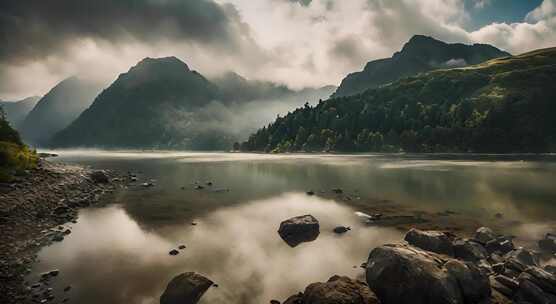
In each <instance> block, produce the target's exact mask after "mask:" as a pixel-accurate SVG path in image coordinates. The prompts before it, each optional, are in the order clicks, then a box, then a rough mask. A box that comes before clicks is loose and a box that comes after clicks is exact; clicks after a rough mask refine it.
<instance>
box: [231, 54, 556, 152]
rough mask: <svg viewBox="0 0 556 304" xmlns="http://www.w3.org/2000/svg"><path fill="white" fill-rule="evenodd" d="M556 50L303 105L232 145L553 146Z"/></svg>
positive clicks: (369, 148) (269, 148)
mask: <svg viewBox="0 0 556 304" xmlns="http://www.w3.org/2000/svg"><path fill="white" fill-rule="evenodd" d="M554 79H556V48H551V49H543V50H537V51H534V52H530V53H526V54H523V55H519V56H513V57H505V58H499V59H494V60H491V61H487V62H485V63H482V64H479V65H474V66H469V67H465V68H456V69H444V70H436V71H433V72H429V73H426V74H419V75H416V76H411V77H407V78H403V79H400V80H398V81H396V82H394V83H392V84H390V85H387V86H383V87H380V88H374V89H369V90H367V91H365V92H364V93H361V94H358V95H353V96H348V97H339V98H332V99H329V100H325V101H321V102H319V104H318V105H316V106H315V107H311V106H309V105H306V106H305V107H303V108H299V109H297V110H295V111H294V112H292V113H289V114H288V115H286V116H285V117H278V118H277V119H276V121H275V122H273V123H271V124H270V125H268V126H267V127H264V128H262V129H260V130H259V131H258V132H256V133H255V134H253V135H251V136H250V137H249V139H248V140H247V141H246V142H243V143H242V144H239V143H237V144H235V147H234V148H236V149H241V150H243V151H265V152H295V151H307V152H314V151H338V152H398V151H406V152H494V153H496V152H503V153H510V152H549V151H555V150H556V120H555V119H554V117H556V90H554Z"/></svg>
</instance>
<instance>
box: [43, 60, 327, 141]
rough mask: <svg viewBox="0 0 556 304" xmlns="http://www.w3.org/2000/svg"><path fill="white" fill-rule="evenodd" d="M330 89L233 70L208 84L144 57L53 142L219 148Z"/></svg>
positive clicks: (180, 67) (178, 66) (174, 64)
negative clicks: (253, 76)
mask: <svg viewBox="0 0 556 304" xmlns="http://www.w3.org/2000/svg"><path fill="white" fill-rule="evenodd" d="M333 90H334V88H333V87H324V88H319V89H304V90H300V91H294V90H291V89H289V88H287V87H286V86H282V85H278V84H274V83H271V82H265V81H253V80H247V79H246V78H244V77H242V76H240V75H238V74H236V73H233V72H230V73H226V74H224V75H221V76H219V77H216V78H213V79H212V81H210V80H208V79H206V78H205V77H203V76H202V75H201V74H199V73H198V72H196V71H193V70H190V69H189V67H188V66H187V64H186V63H184V62H182V61H180V60H179V59H178V58H175V57H167V58H146V59H144V60H142V61H141V62H139V63H138V64H137V65H136V66H134V67H132V68H131V69H130V70H129V71H128V72H127V73H124V74H121V75H120V76H119V77H118V79H117V80H116V81H115V82H114V83H112V85H110V87H108V88H107V89H106V90H104V91H103V92H102V93H101V94H100V95H99V96H98V97H97V98H96V99H95V101H94V103H93V104H92V105H91V107H90V108H89V109H87V110H86V111H85V112H83V114H81V115H80V116H79V118H77V119H76V120H75V121H74V122H73V123H72V124H71V125H70V126H68V127H67V128H66V129H64V130H62V131H61V132H59V133H58V134H57V135H56V136H55V137H54V138H53V140H52V142H51V144H52V146H55V147H102V148H166V149H189V150H224V149H229V147H230V146H231V145H232V143H233V142H235V141H238V140H244V139H246V138H247V136H248V135H249V134H251V133H252V132H254V131H256V129H257V128H258V127H259V126H261V125H264V124H267V123H269V122H271V121H272V120H273V119H275V118H276V115H278V114H285V113H287V111H288V110H290V109H292V108H295V107H298V106H301V105H302V104H303V103H305V102H313V101H316V100H318V99H319V98H324V97H325V96H330V94H331V92H333ZM263 105H264V106H263Z"/></svg>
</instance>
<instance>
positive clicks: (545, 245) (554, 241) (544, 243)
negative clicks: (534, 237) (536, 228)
mask: <svg viewBox="0 0 556 304" xmlns="http://www.w3.org/2000/svg"><path fill="white" fill-rule="evenodd" d="M539 248H540V249H542V250H543V251H547V252H550V253H556V234H552V233H547V234H546V235H545V236H544V239H542V240H540V241H539Z"/></svg>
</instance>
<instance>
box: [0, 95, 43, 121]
mask: <svg viewBox="0 0 556 304" xmlns="http://www.w3.org/2000/svg"><path fill="white" fill-rule="evenodd" d="M40 99H41V98H40V97H39V96H33V97H27V98H25V99H23V100H19V101H0V107H2V109H4V112H5V113H6V119H7V120H8V121H9V122H10V124H11V125H12V126H13V127H14V128H18V127H19V125H20V124H21V123H22V122H23V121H24V120H25V117H27V114H29V112H31V110H32V109H33V108H34V107H35V105H36V104H37V102H38V101H39V100H40Z"/></svg>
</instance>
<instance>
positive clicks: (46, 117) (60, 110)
mask: <svg viewBox="0 0 556 304" xmlns="http://www.w3.org/2000/svg"><path fill="white" fill-rule="evenodd" d="M100 90H101V85H100V84H98V83H96V82H93V81H88V80H84V79H80V78H77V77H70V78H67V79H65V80H63V81H61V82H60V83H58V84H57V85H56V86H55V87H54V88H52V89H51V90H50V91H49V92H48V93H47V94H46V95H44V97H42V98H41V99H40V100H39V101H38V103H37V104H36V106H35V107H34V108H33V110H31V112H29V114H28V115H27V117H26V118H25V120H24V121H23V122H22V123H21V124H20V127H19V130H20V132H21V136H22V137H23V140H24V141H25V142H27V143H29V144H32V145H45V144H46V143H48V141H49V140H50V138H51V137H52V136H53V135H54V134H55V133H56V132H58V131H60V130H62V129H63V128H65V127H66V126H68V125H69V124H70V123H71V122H72V121H73V120H74V119H75V118H77V116H78V115H79V114H80V113H81V112H83V110H85V109H86V108H87V107H89V105H91V103H92V102H93V100H94V98H95V96H96V95H97V94H98V93H99V92H100Z"/></svg>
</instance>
